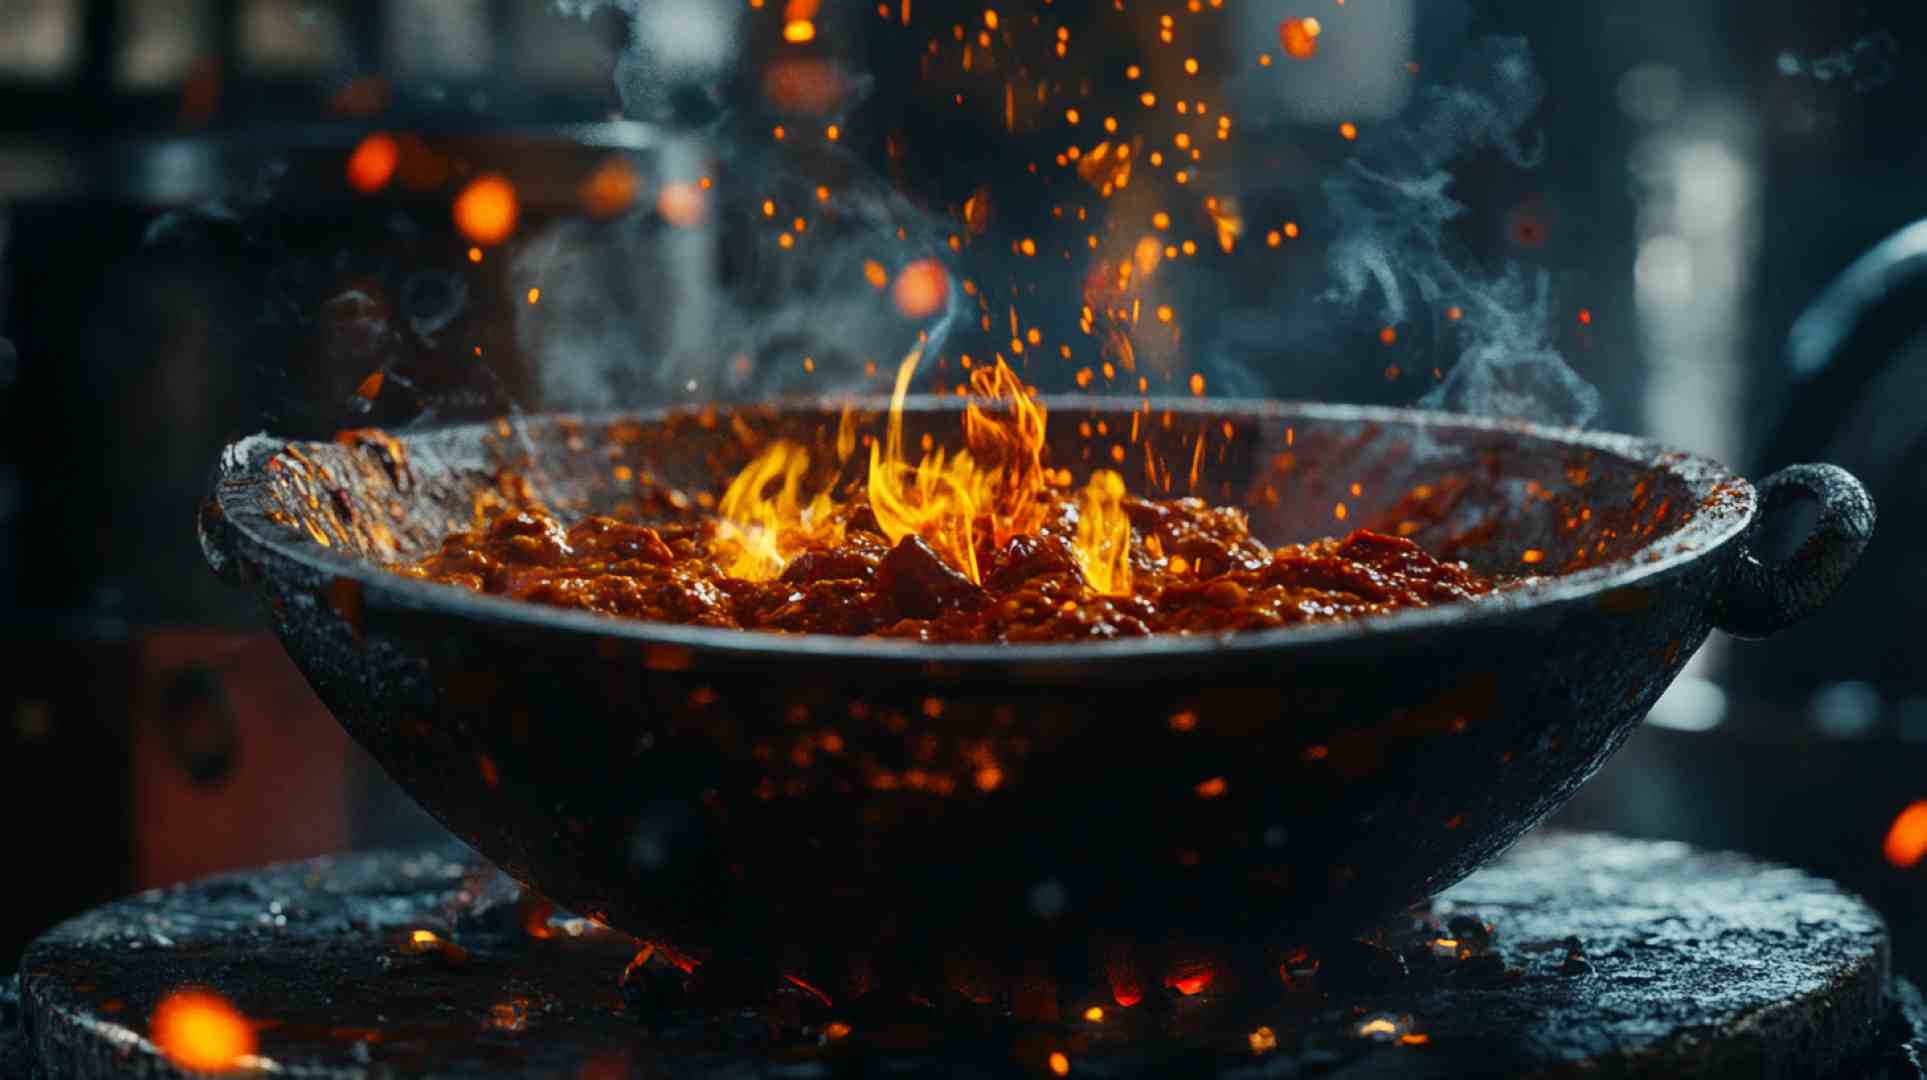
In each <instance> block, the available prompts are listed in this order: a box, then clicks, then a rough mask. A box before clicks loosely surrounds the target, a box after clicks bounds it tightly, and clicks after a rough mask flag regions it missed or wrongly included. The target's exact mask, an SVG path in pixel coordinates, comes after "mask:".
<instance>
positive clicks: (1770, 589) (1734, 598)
mask: <svg viewBox="0 0 1927 1080" xmlns="http://www.w3.org/2000/svg"><path fill="white" fill-rule="evenodd" d="M1759 495H1760V508H1759V510H1758V512H1756V513H1755V514H1754V515H1753V522H1752V524H1751V525H1749V526H1748V527H1747V530H1746V535H1745V536H1743V537H1742V538H1741V540H1740V557H1739V562H1738V565H1736V566H1735V567H1734V568H1733V577H1732V579H1731V580H1730V581H1729V582H1728V583H1727V585H1726V591H1725V592H1724V593H1722V594H1721V595H1720V598H1719V603H1718V606H1717V608H1716V609H1715V610H1714V613H1713V625H1715V626H1717V627H1719V628H1720V629H1721V630H1724V631H1726V632H1727V633H1729V634H1732V635H1733V636H1734V637H1738V638H1763V637H1767V636H1769V635H1771V634H1775V633H1778V632H1779V631H1781V630H1784V629H1786V628H1787V627H1789V626H1792V625H1793V624H1794V623H1796V622H1799V621H1800V620H1801V619H1804V618H1806V617H1807V616H1809V615H1811V614H1813V613H1814V612H1816V611H1818V610H1820V608H1821V607H1822V606H1824V605H1825V604H1826V602H1827V601H1828V600H1830V599H1832V597H1833V594H1834V592H1835V590H1837V589H1839V588H1840V585H1841V583H1842V582H1844V581H1846V580H1847V575H1848V574H1849V573H1850V572H1852V570H1853V567H1854V564H1855V563H1857V562H1859V561H1860V553H1861V552H1862V551H1865V550H1866V548H1867V541H1869V540H1871V539H1873V523H1874V509H1873V496H1871V495H1868V494H1867V489H1866V488H1864V487H1862V486H1860V481H1858V480H1856V479H1854V477H1853V474H1852V473H1850V472H1848V471H1847V470H1845V469H1842V468H1840V467H1839V466H1838V465H1789V466H1787V467H1786V468H1784V469H1781V470H1780V471H1779V472H1776V473H1774V474H1773V475H1772V476H1769V477H1767V478H1766V479H1765V480H1763V481H1761V482H1760V484H1759ZM1803 498H1806V499H1814V500H1816V501H1818V502H1819V504H1820V519H1819V520H1818V521H1817V522H1815V523H1814V526H1813V532H1812V533H1810V534H1809V535H1808V536H1807V538H1806V539H1805V540H1803V541H1801V543H1800V547H1799V550H1797V551H1795V552H1794V553H1793V555H1792V556H1791V557H1790V558H1788V559H1786V560H1785V561H1783V562H1779V563H1775V564H1772V565H1768V564H1767V563H1764V562H1761V561H1760V558H1759V556H1757V555H1755V554H1754V548H1755V546H1756V545H1757V543H1758V540H1759V534H1760V523H1761V522H1762V521H1764V520H1765V519H1766V518H1767V516H1768V515H1770V514H1775V513H1778V512H1779V511H1781V510H1784V509H1785V508H1786V507H1787V506H1789V505H1791V504H1793V503H1794V502H1797V501H1799V500H1800V499H1803Z"/></svg>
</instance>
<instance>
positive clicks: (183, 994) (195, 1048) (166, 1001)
mask: <svg viewBox="0 0 1927 1080" xmlns="http://www.w3.org/2000/svg"><path fill="white" fill-rule="evenodd" d="M150 1026H151V1032H152V1035H153V1039H154V1044H155V1045H156V1046H158V1047H160V1050H161V1053H162V1054H165V1055H166V1056H167V1059H168V1060H169V1061H171V1062H173V1063H174V1064H175V1065H177V1066H179V1067H180V1068H182V1069H187V1070H190V1071H193V1072H224V1071H226V1070H229V1069H232V1068H234V1067H236V1066H237V1065H238V1064H240V1061H241V1059H242V1058H244V1057H246V1056H248V1055H250V1054H253V1053H254V1047H255V1040H254V1027H253V1025H251V1024H249V1023H248V1019H247V1017H245V1016H242V1015H241V1014H240V1012H238V1011H237V1010H236V1009H235V1008H234V1006H232V1005H230V1004H228V1002H227V1000H226V999H225V998H222V997H221V996H220V995H218V994H214V993H211V992H209V991H206V990H181V991H177V992H175V993H172V994H169V995H168V996H166V997H164V998H162V999H161V1001H160V1004H158V1005H156V1006H155V1007H154V1017H153V1020H152V1022H151V1025H150Z"/></svg>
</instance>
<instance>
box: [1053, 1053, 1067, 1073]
mask: <svg viewBox="0 0 1927 1080" xmlns="http://www.w3.org/2000/svg"><path fill="white" fill-rule="evenodd" d="M1050 1071H1051V1072H1053V1073H1055V1074H1056V1075H1058V1076H1069V1075H1070V1074H1071V1059H1070V1058H1067V1057H1065V1056H1064V1054H1063V1052H1062V1051H1059V1050H1053V1051H1051V1055H1050Z"/></svg>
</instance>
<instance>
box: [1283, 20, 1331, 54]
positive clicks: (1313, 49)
mask: <svg viewBox="0 0 1927 1080" xmlns="http://www.w3.org/2000/svg"><path fill="white" fill-rule="evenodd" d="M1320 29H1321V27H1320V26H1319V25H1318V20H1317V19H1286V20H1285V21H1284V22H1282V23H1279V24H1278V43H1279V44H1280V45H1283V46H1284V47H1285V55H1287V56H1290V57H1291V58H1293V59H1294V60H1309V59H1311V58H1312V57H1313V56H1315V55H1316V54H1317V53H1318V33H1319V31H1320Z"/></svg>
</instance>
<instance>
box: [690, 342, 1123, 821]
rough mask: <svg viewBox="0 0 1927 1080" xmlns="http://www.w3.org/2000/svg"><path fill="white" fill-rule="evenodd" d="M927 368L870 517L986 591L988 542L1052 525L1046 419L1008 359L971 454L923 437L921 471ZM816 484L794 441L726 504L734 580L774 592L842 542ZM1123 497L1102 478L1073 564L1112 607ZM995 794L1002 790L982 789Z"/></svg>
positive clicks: (975, 375) (979, 394) (776, 447)
mask: <svg viewBox="0 0 1927 1080" xmlns="http://www.w3.org/2000/svg"><path fill="white" fill-rule="evenodd" d="M922 359H923V351H922V349H920V348H919V349H913V350H912V351H911V352H910V353H909V354H908V355H906V356H905V357H904V358H903V362H902V363H901V364H900V365H899V366H898V368H897V377H896V385H895V388H894V390H893V392H892V394H891V397H890V413H889V420H888V426H887V427H886V429H885V434H884V437H883V438H882V439H880V440H874V441H872V442H871V443H870V462H869V471H868V475H867V495H868V497H869V503H870V510H871V512H872V513H873V514H874V515H875V517H876V521H877V527H878V528H879V529H880V530H881V531H882V533H883V534H884V536H886V537H888V538H889V540H890V542H891V543H893V544H894V543H898V542H900V541H901V540H903V538H904V537H906V536H916V537H918V538H920V539H922V540H923V541H924V542H925V543H927V544H929V545H930V547H931V548H932V549H933V550H934V551H935V552H936V553H937V554H938V555H939V556H940V557H941V558H943V559H944V560H945V561H946V562H948V563H949V564H950V565H951V566H953V567H955V568H956V569H957V570H959V571H960V572H962V573H963V574H964V575H965V576H966V577H968V578H969V579H970V580H971V581H973V582H979V583H981V581H982V574H981V572H980V570H979V568H978V562H977V548H978V540H979V538H980V537H982V538H988V539H989V540H990V542H991V543H992V544H993V545H997V546H1001V545H1003V544H1005V543H1006V542H1008V541H1009V540H1010V538H1011V537H1014V536H1017V535H1020V534H1024V533H1031V532H1035V531H1036V530H1037V529H1038V528H1039V527H1040V526H1041V525H1042V523H1043V518H1044V513H1045V506H1044V504H1043V503H1041V502H1040V501H1039V495H1040V494H1041V493H1042V492H1043V491H1044V490H1045V488H1046V487H1047V486H1048V485H1050V484H1051V482H1052V479H1051V471H1050V470H1049V469H1047V468H1045V466H1044V433H1045V423H1046V414H1045V410H1044V407H1043V405H1041V404H1040V403H1039V402H1038V401H1037V400H1036V398H1035V396H1034V395H1033V394H1032V392H1031V390H1030V388H1029V387H1027V386H1025V385H1024V383H1023V380H1022V379H1020V378H1019V377H1018V376H1017V374H1016V372H1014V371H1012V370H1011V369H1010V366H1009V365H1008V364H1007V363H1006V362H1005V361H1004V358H1003V357H1002V356H1001V355H999V356H997V357H996V358H995V363H994V364H991V365H987V366H986V365H978V366H977V367H976V368H975V369H974V370H972V371H971V373H970V387H969V397H970V401H969V403H968V405H967V406H966V407H965V409H964V415H963V435H964V444H965V447H964V449H961V450H957V451H955V452H954V453H953V452H952V451H951V450H950V449H948V448H945V447H941V446H936V447H933V446H932V445H931V443H930V440H929V437H928V436H925V437H924V446H925V447H926V450H925V452H924V454H923V456H922V458H921V459H920V460H918V461H917V462H915V463H914V464H913V463H912V462H911V460H910V458H909V456H908V455H907V454H906V453H905V450H904V439H903V407H904V404H905V402H906V401H907V399H908V397H909V393H910V382H911V379H912V378H913V377H914V376H915V374H916V370H917V365H918V364H919V363H920V362H921V361H922ZM856 443H857V437H856V426H855V420H854V417H853V415H852V414H851V413H850V412H849V411H848V410H845V412H844V414H843V417H842V419H841V421H840V422H839V423H838V425H837V432H836V452H837V459H838V461H839V462H844V461H847V460H848V459H849V458H850V456H851V455H852V454H853V453H854V451H855V448H856ZM809 475H810V456H809V452H808V451H807V450H805V449H804V448H803V447H802V446H800V445H798V444H796V443H793V442H789V441H778V442H776V443H773V444H771V445H770V446H769V447H767V448H765V449H764V450H763V451H762V452H761V453H759V454H758V455H756V457H755V458H754V459H753V460H752V461H751V462H750V463H749V464H748V465H747V466H745V467H744V468H743V469H742V470H741V471H740V472H739V473H737V474H736V476H735V477H734V478H733V479H732V480H731V481H730V483H729V486H728V487H727V488H726V489H725V490H724V492H723V496H722V499H721V500H720V501H719V502H718V504H717V509H718V511H719V518H720V521H719V523H718V535H717V541H718V543H717V546H716V550H717V552H718V565H719V566H720V567H721V568H722V569H723V570H724V572H725V573H728V574H730V575H731V576H734V577H738V578H743V579H747V580H751V581H767V580H770V579H772V578H775V577H777V576H779V575H780V574H782V572H783V569H784V567H785V566H786V565H787V564H788V562H789V560H790V559H792V558H794V557H795V556H796V555H798V554H800V553H802V552H803V551H806V550H809V549H812V548H825V547H833V546H835V545H836V544H838V543H840V542H841V541H842V539H843V522H842V519H841V517H840V516H839V515H838V514H837V510H838V506H837V503H836V501H835V499H834V497H833V494H832V489H833V487H834V481H831V482H828V483H825V484H824V486H823V487H822V488H821V489H820V490H818V491H816V492H814V493H810V492H807V491H806V490H805V482H806V480H807V479H808V477H809ZM1058 482H1060V483H1068V482H1069V481H1068V478H1065V479H1063V480H1060V481H1058ZM1124 494H1125V486H1124V478H1123V477H1122V476H1120V475H1119V474H1117V473H1115V472H1112V471H1110V470H1104V469H1100V470H1097V471H1096V472H1094V473H1093V474H1092V475H1091V477H1090V480H1089V483H1088V484H1087V485H1086V487H1085V488H1084V490H1083V491H1082V493H1081V494H1080V495H1079V497H1078V511H1079V512H1078V524H1077V530H1076V535H1075V537H1074V539H1073V542H1072V552H1073V555H1074V556H1075V557H1076V558H1077V560H1078V563H1079V565H1080V566H1081V567H1082V569H1083V571H1084V576H1085V578H1086V580H1088V581H1089V582H1090V583H1091V585H1092V587H1093V588H1094V589H1096V590H1097V591H1098V592H1100V593H1104V594H1107V595H1128V594H1129V593H1130V591H1131V569H1130V563H1129V556H1130V540H1131V522H1130V518H1129V517H1128V516H1127V515H1126V514H1125V512H1124V506H1123V502H1124ZM994 786H995V781H994V780H993V781H992V782H991V783H989V784H987V785H985V789H986V790H988V789H989V788H990V787H994Z"/></svg>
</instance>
